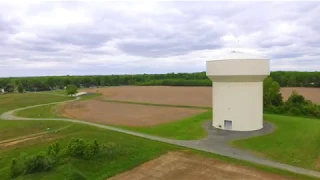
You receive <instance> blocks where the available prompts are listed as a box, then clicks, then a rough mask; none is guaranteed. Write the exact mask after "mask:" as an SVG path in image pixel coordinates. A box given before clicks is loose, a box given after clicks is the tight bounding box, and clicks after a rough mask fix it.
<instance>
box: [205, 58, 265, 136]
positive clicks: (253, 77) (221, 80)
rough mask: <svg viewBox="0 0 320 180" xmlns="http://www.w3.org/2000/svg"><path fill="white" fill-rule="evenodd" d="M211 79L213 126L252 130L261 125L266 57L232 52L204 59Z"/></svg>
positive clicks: (259, 127) (235, 129) (234, 129)
mask: <svg viewBox="0 0 320 180" xmlns="http://www.w3.org/2000/svg"><path fill="white" fill-rule="evenodd" d="M206 66H207V67H206V68H207V70H206V74H207V76H208V77H209V78H210V79H211V80H212V81H213V83H212V93H213V94H212V98H213V101H212V102H213V120H212V125H213V126H214V127H216V128H220V129H225V130H233V131H252V130H258V129H261V128H262V127H263V80H264V79H265V78H266V77H267V76H268V75H270V65H269V60H268V59H265V58H260V57H254V56H250V55H245V54H243V53H236V52H232V53H230V55H228V56H225V57H222V58H219V59H216V60H211V61H207V64H206Z"/></svg>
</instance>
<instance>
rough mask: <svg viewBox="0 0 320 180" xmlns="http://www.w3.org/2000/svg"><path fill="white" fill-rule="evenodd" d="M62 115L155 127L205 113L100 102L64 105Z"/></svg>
mask: <svg viewBox="0 0 320 180" xmlns="http://www.w3.org/2000/svg"><path fill="white" fill-rule="evenodd" d="M60 112H61V113H62V115H64V116H67V117H70V118H75V119H79V120H85V121H91V122H98V123H104V124H113V125H126V126H153V125H157V124H161V123H166V122H171V121H175V120H180V119H183V118H185V117H189V116H192V115H194V114H198V113H202V112H205V110H201V109H190V108H177V107H157V106H145V105H136V104H124V103H111V102H103V101H99V100H88V101H75V102H70V103H67V104H64V105H62V107H61V108H60Z"/></svg>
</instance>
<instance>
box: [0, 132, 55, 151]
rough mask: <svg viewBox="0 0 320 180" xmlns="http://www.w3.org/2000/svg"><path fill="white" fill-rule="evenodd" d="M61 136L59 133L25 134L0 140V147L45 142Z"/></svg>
mask: <svg viewBox="0 0 320 180" xmlns="http://www.w3.org/2000/svg"><path fill="white" fill-rule="evenodd" d="M58 138H60V136H57V135H52V134H39V135H34V136H32V135H31V136H25V137H22V138H15V139H12V140H5V141H0V148H8V147H12V146H16V145H21V144H25V143H30V142H33V143H35V142H36V143H39V142H40V143H43V142H46V141H51V140H54V139H58Z"/></svg>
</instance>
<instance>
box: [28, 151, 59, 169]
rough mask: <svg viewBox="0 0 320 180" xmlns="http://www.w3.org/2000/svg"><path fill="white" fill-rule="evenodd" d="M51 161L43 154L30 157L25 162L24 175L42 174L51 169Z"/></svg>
mask: <svg viewBox="0 0 320 180" xmlns="http://www.w3.org/2000/svg"><path fill="white" fill-rule="evenodd" d="M52 167H53V161H52V159H50V158H49V157H48V156H46V155H45V154H44V153H40V154H38V155H35V156H32V157H30V158H28V159H27V160H26V162H25V168H26V173H36V172H43V171H48V170H50V169H52Z"/></svg>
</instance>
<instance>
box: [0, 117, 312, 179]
mask: <svg viewBox="0 0 320 180" xmlns="http://www.w3.org/2000/svg"><path fill="white" fill-rule="evenodd" d="M6 122H7V121H6ZM42 122H44V121H37V122H34V121H30V122H26V121H21V122H17V124H20V125H21V126H25V127H29V128H31V127H32V123H42ZM1 123H3V122H1ZM45 123H46V124H47V126H50V127H52V126H53V125H55V126H60V127H64V126H66V125H69V124H70V123H67V122H59V121H45ZM8 130H10V131H16V128H15V127H10V128H8ZM52 136H53V137H59V139H55V140H50V141H44V140H41V141H39V140H32V141H30V142H27V143H23V144H21V145H19V146H14V147H9V148H1V149H0V159H1V161H0V177H1V178H2V179H8V176H9V172H10V168H9V167H10V162H11V160H12V159H13V158H17V159H24V158H26V157H28V156H31V155H35V154H37V153H39V152H40V151H44V150H46V148H47V146H48V145H49V144H51V143H53V142H56V141H59V144H60V146H61V147H63V148H65V147H66V146H67V143H68V142H69V141H70V140H71V138H82V139H85V140H93V139H96V140H98V142H99V143H102V144H104V143H110V142H111V143H116V144H118V145H119V146H120V147H121V154H118V155H115V156H109V155H104V154H102V155H98V156H97V157H95V158H93V159H90V160H81V159H77V158H70V157H64V159H63V161H62V163H59V165H58V166H56V167H55V168H54V169H52V170H51V171H48V172H41V173H35V174H29V175H23V176H20V177H18V178H16V179H23V180H33V179H46V180H51V179H52V180H56V179H64V176H65V173H67V172H68V171H69V169H70V168H72V169H74V170H77V171H80V172H82V173H83V174H84V175H85V177H86V178H88V179H106V178H108V177H111V176H113V175H116V174H118V173H121V172H124V171H126V170H129V169H132V168H134V167H136V166H137V165H139V164H141V163H143V162H146V161H148V160H151V159H153V158H155V157H158V156H160V155H162V154H164V153H166V152H168V151H176V150H187V151H189V152H191V153H196V154H200V155H204V156H206V157H209V158H215V159H218V160H222V161H226V162H229V163H233V164H238V165H243V166H248V167H252V168H254V169H258V170H264V171H266V172H271V173H277V174H281V175H285V176H289V177H295V178H299V179H306V180H307V179H315V178H311V177H307V176H303V175H298V174H294V173H291V172H287V171H283V170H279V169H275V168H270V167H266V166H262V165H257V164H253V163H248V162H245V161H240V160H235V159H231V158H228V157H223V156H219V155H215V154H211V153H205V152H201V151H197V150H191V149H186V148H182V147H178V146H174V145H169V144H166V143H161V142H156V141H151V140H147V139H143V138H139V137H135V136H131V135H126V134H123V133H118V132H113V131H109V130H104V129H101V128H97V127H90V126H86V125H83V124H73V126H71V127H70V128H67V129H65V130H61V131H59V132H57V133H53V134H52Z"/></svg>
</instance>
